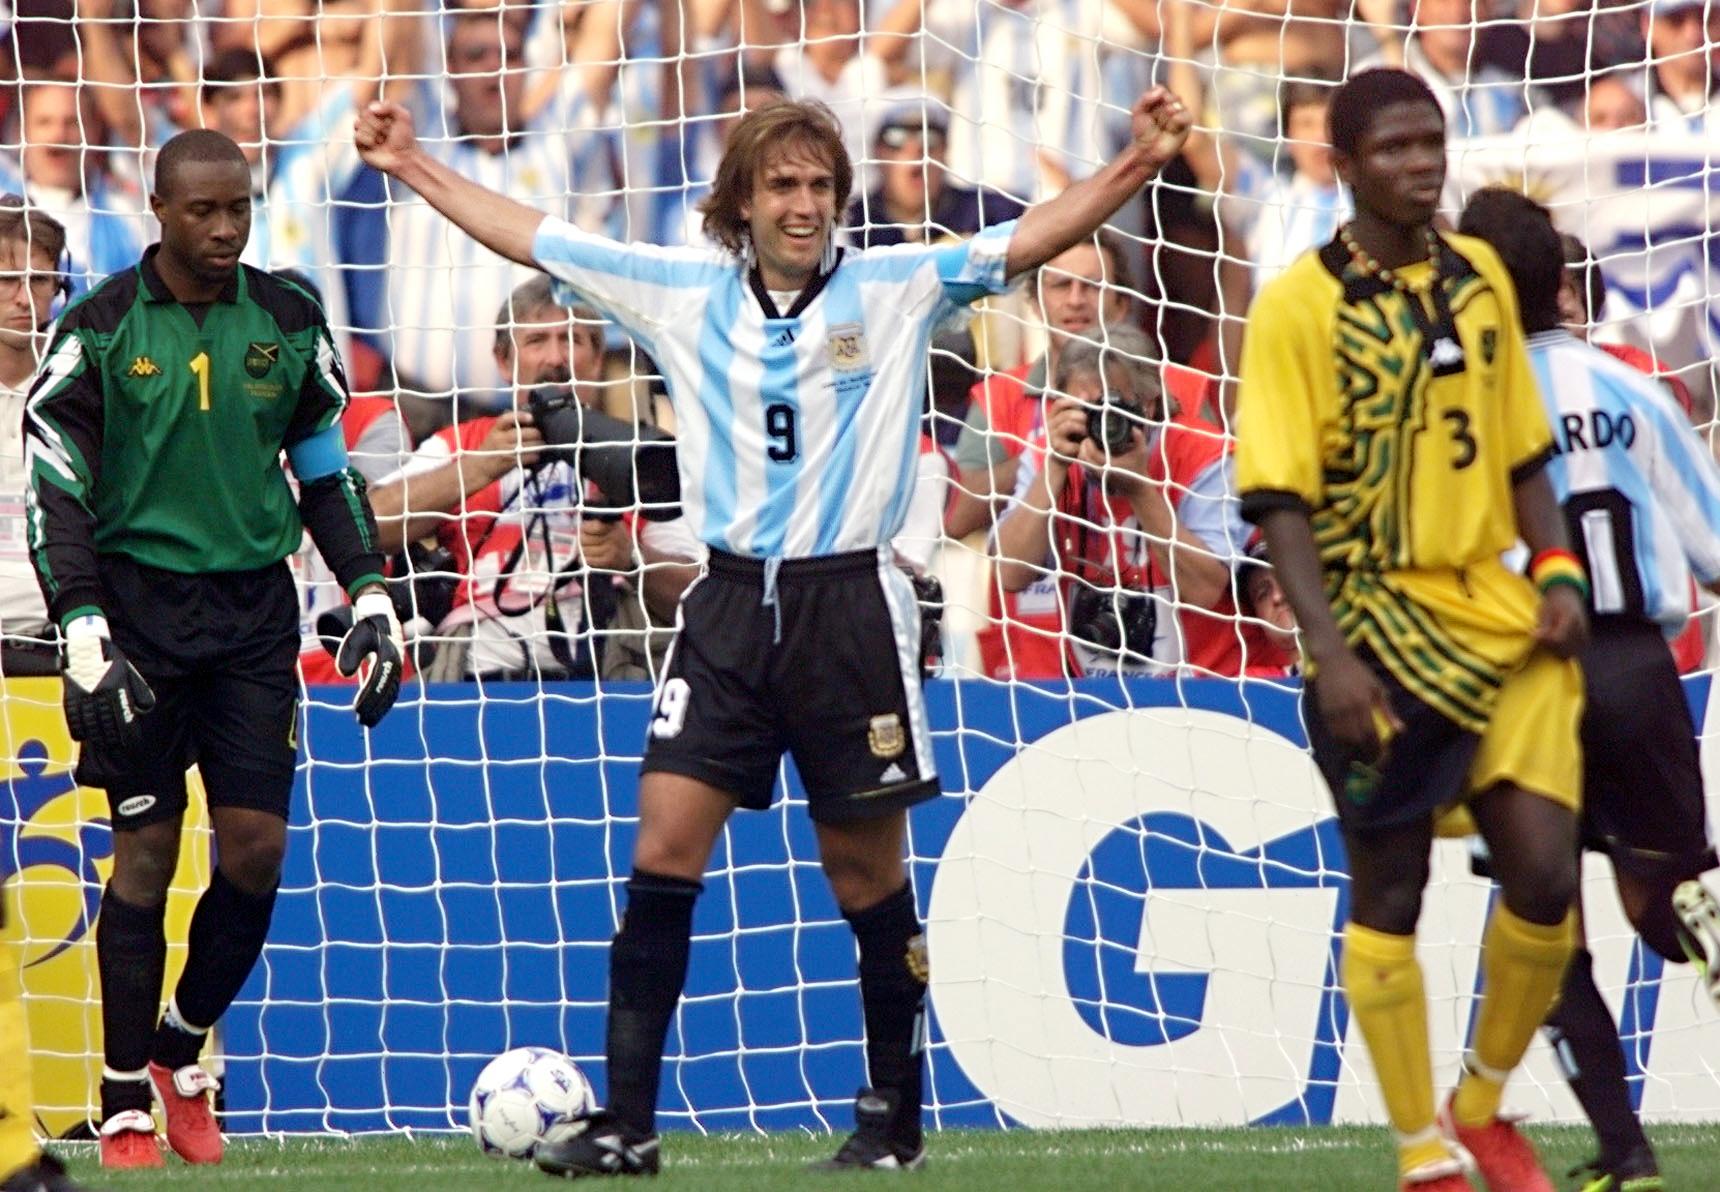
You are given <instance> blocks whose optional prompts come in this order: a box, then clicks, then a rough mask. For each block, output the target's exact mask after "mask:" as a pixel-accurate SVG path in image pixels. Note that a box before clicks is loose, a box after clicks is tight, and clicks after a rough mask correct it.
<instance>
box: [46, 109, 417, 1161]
mask: <svg viewBox="0 0 1720 1192" xmlns="http://www.w3.org/2000/svg"><path fill="white" fill-rule="evenodd" d="M155 183H156V185H155V193H154V194H153V195H152V196H151V200H150V203H151V207H152V208H153V210H154V212H155V215H156V218H157V219H159V220H160V221H161V242H160V244H158V245H156V246H153V247H151V248H150V249H148V250H147V251H145V253H144V254H143V258H142V259H141V260H140V261H139V262H138V263H137V265H136V266H135V267H134V268H131V269H128V270H126V271H125V272H123V273H116V274H114V275H112V276H111V277H109V278H107V279H106V280H105V281H103V282H102V283H101V284H100V285H99V286H97V287H96V288H95V289H94V290H93V291H91V292H90V293H89V294H88V295H87V296H85V297H84V298H83V299H81V300H80V301H78V302H77V303H75V304H74V305H72V306H71V307H70V308H69V309H68V310H67V311H66V313H65V314H64V315H62V316H61V318H60V320H59V322H58V324H57V325H56V326H55V328H54V330H53V332H52V336H51V342H50V344H49V348H48V354H47V356H46V358H45V360H44V362H43V364H42V367H41V369H40V370H39V371H38V373H37V376H36V380H35V383H34V385H33V387H32V389H31V391H30V396H29V399H28V404H27V406H26V410H25V421H24V436H25V455H26V458H27V460H28V463H29V469H28V470H29V476H28V489H27V494H26V498H27V503H28V533H29V546H30V557H31V561H32V562H33V563H34V564H35V567H36V573H37V578H38V579H39V580H40V582H41V587H42V593H43V595H44V596H45V597H46V599H47V603H48V612H49V616H50V619H52V620H53V621H54V622H55V623H56V624H58V625H59V626H60V627H61V630H62V632H63V634H64V637H65V655H66V657H65V676H64V691H65V694H64V699H65V712H66V723H67V726H68V727H69V728H70V730H71V735H72V736H73V738H74V739H76V740H78V741H80V742H82V743H83V749H82V752H81V755H80V757H79V759H78V767H77V779H78V781H79V782H80V783H82V784H84V785H86V786H95V787H102V788H105V789H106V791H107V795H108V801H109V804H110V806H111V808H112V822H113V849H114V866H113V874H112V876H111V877H110V878H109V881H108V886H107V889H106V891H105V892H104V893H103V896H102V905H101V915H100V918H99V920H98V921H97V924H96V957H97V964H98V967H99V969H100V973H101V989H102V1030H103V1035H104V1040H103V1045H104V1057H103V1058H104V1067H103V1070H102V1082H101V1117H102V1125H101V1157H102V1163H103V1165H104V1166H107V1167H156V1166H160V1165H161V1163H162V1155H161V1150H160V1146H159V1144H158V1143H157V1141H156V1136H155V1124H154V1120H153V1118H152V1117H151V1114H150V1106H151V1100H152V1098H153V1099H154V1100H157V1101H160V1102H161V1104H162V1107H163V1110H164V1115H165V1117H166V1121H167V1140H168V1143H169V1144H170V1145H171V1146H172V1147H173V1149H174V1150H175V1151H176V1152H178V1153H179V1155H180V1156H181V1157H182V1158H184V1159H185V1160H186V1161H187V1162H192V1163H214V1162H218V1161H219V1160H220V1158H221V1135H220V1132H219V1130H218V1129H217V1127H216V1125H215V1122H214V1119H213V1117H212V1116H211V1114H210V1108H209V1100H208V1095H209V1093H210V1092H211V1091H212V1090H213V1089H214V1088H215V1080H214V1078H213V1077H212V1076H211V1075H209V1073H207V1072H205V1071H204V1070H203V1069H202V1068H201V1067H200V1066H199V1065H198V1063H197V1056H198V1054H199V1052H200V1051H201V1050H202V1047H203V1042H204V1038H205V1035H206V1034H207V1032H208V1030H209V1028H210V1027H211V1026H213V1025H214V1023H215V1021H216V1020H217V1019H218V1018H219V1017H220V1016H221V1014H222V1012H223V1011H225V1010H226V1008H227V1006H228V1004H229V1003H230V1002H231V1001H232V1000H233V998H234V996H235V995H236V994H237V993H238V991H239V987H240V986H241V985H242V984H243V983H244V981H245V978H246V976H247V975H249V973H250V971H251V967H252V965H254V964H255V963H256V959H257V956H258V954H259V952H260V951H261V949H262V946H263V939H264V936H265V935H266V934H267V933H268V928H269V919H270V915H271V912H272V911H273V908H274V902H275V889H276V886H277V884H278V882H279V880H280V870H281V858H282V854H283V852H284V850H285V848H286V837H287V824H286V820H287V809H288V803H289V800H290V797H291V793H292V786H293V770H294V763H295V761H296V757H297V751H298V731H297V725H298V691H299V685H298V678H297V671H296V664H297V662H298V652H299V615H298V597H297V593H296V591H295V589H294V586H293V581H292V576H291V573H290V572H289V571H288V568H287V565H286V563H285V562H284V560H285V559H286V557H287V556H288V555H289V554H291V553H292V552H293V551H294V550H296V549H297V548H298V546H299V542H300V538H301V535H302V530H303V528H304V527H308V528H309V530H310V534H311V537H312V539H313V540H314V541H315V543H316V545H317V548H318V549H319V550H320V551H321V552H322V555H323V557H324V558H325V559H326V560H327V561H328V563H329V565H330V567H331V568H332V569H333V571H334V573H335V574H336V575H337V576H338V577H339V579H340V582H341V585H342V586H343V587H344V588H345V590H346V591H347V592H349V593H351V594H352V595H353V596H354V598H355V600H354V615H355V622H354V626H353V629H352V631H351V632H350V633H349V634H348V635H347V637H346V640H345V641H344V642H343V643H342V646H341V651H340V657H339V664H340V668H341V670H342V671H343V673H346V674H352V673H354V672H358V673H359V674H360V676H361V679H360V687H359V692H358V696H357V700H356V703H355V709H356V711H357V713H358V717H359V719H360V720H361V721H362V722H363V723H364V724H365V725H367V726H368V725H372V724H375V723H376V722H377V721H378V720H379V719H381V717H382V715H383V714H384V713H385V712H387V711H388V708H389V706H390V705H391V704H392V703H393V702H394V697H395V695H396V694H397V693H398V691H399V685H400V664H401V658H400V631H399V627H398V626H397V625H396V623H395V620H394V613H393V606H392V604H391V602H390V601H389V598H388V595H387V593H386V592H385V591H384V589H383V586H382V579H381V576H382V559H381V556H380V555H379V554H378V553H377V550H376V545H375V544H376V527H375V523H374V520H373V518H372V516H371V512H370V506H369V503H368V501H367V500H366V497H365V492H364V482H363V480H362V479H361V478H360V477H359V476H358V474H357V473H356V472H354V471H353V470H352V469H351V468H349V467H348V466H347V461H346V449H345V444H344V441H343V439H342V437H341V426H340V416H341V411H342V410H343V409H344V408H345V406H346V401H347V392H346V380H345V377H344V375H343V373H342V370H341V365H340V360H339V357H338V356H337V354H336V352H335V349H334V345H333V343H332V341H331V340H330V338H329V329H328V324H327V323H326V322H325V321H324V319H323V315H322V311H321V309H320V308H319V307H318V306H317V305H316V303H315V302H313V301H312V300H311V299H310V298H309V297H308V296H306V294H305V293H304V291H302V290H300V289H297V288H296V287H294V286H292V285H290V284H289V283H287V282H284V281H282V280H280V279H279V278H276V277H275V276H273V275H271V274H269V273H265V272H262V271H260V270H257V269H253V268H251V267H250V266H241V265H240V264H239V254H240V253H241V252H242V251H243V250H244V248H245V242H246V240H247V238H248V237H249V235H250V230H251V175H250V169H249V167H248V166H247V165H246V163H245V158H244V156H243V154H241V153H240V151H239V147H238V146H237V145H236V144H234V143H233V142H232V141H231V140H229V139H228V138H227V137H225V136H223V135H221V134H220V133H217V132H213V131H208V130H199V131H195V132H187V133H182V134H180V135H179V136H176V137H174V138H173V139H172V140H170V141H168V142H167V144H166V145H165V146H163V147H162V150H161V153H160V155H159V157H158V158H157V161H156V167H155ZM283 449H285V451H286V453H287V457H288V459H289V460H290V462H291V464H292V467H293V471H294V473H295V474H296V475H297V477H298V480H299V497H298V502H297V506H296V507H295V505H294V501H293V497H292V492H291V489H290V487H289V486H288V483H287V477H286V475H285V473H284V472H283V471H282V470H281V467H280V465H279V463H278V460H279V458H280V454H281V452H282V450H283ZM301 519H302V521H301ZM192 762H196V763H197V765H198V767H199V769H200V770H201V772H202V777H203V785H204V788H205V790H206V791H207V795H208V802H209V812H210V819H211V820H212V821H213V824H214V829H215V848H216V852H217V855H218V861H217V864H216V868H215V874H214V877H213V879H212V880H211V881H210V885H209V888H208V890H206V891H205V892H204V893H203V896H202V898H201V899H200V900H199V901H198V904H197V909H196V912H195V913H194V914H193V916H192V920H191V928H190V939H189V945H190V946H189V951H188V955H187V957H186V963H185V970H184V973H183V974H182V975H181V977H180V979H179V983H178V986H177V987H176V988H175V990H174V992H173V996H172V999H171V1000H170V1001H169V1002H168V1005H167V1010H166V1013H165V1014H164V1015H162V1016H161V1018H160V1021H159V1024H158V1022H157V1012H158V1010H159V1009H160V1005H161V994H162V976H163V969H164V966H165V963H166V958H167V943H166V939H165V937H164V935H163V927H162V922H163V915H164V913H165V908H166V898H167V888H168V882H169V880H170V879H171V877H172V875H173V871H174V868H175V866H176V864H177V862H178V857H179V832H180V823H181V820H182V819H183V817H184V813H185V806H186V785H185V770H186V767H187V766H188V765H189V764H191V763H192Z"/></svg>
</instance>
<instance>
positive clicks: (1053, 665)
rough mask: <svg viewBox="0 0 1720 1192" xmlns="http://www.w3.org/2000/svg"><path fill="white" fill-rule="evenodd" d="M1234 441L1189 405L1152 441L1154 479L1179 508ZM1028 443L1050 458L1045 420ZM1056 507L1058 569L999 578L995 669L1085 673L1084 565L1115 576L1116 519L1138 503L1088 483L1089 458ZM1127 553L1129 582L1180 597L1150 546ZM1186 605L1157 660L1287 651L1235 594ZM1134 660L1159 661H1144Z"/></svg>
mask: <svg viewBox="0 0 1720 1192" xmlns="http://www.w3.org/2000/svg"><path fill="white" fill-rule="evenodd" d="M1229 450H1230V448H1229V445H1228V443H1227V441H1226V440H1225V438H1224V436H1223V432H1222V431H1220V430H1219V428H1218V427H1216V426H1214V425H1213V424H1212V423H1210V422H1206V421H1204V420H1203V419H1200V418H1196V417H1194V416H1192V415H1187V414H1179V415H1177V416H1176V417H1174V418H1172V419H1171V420H1170V421H1169V422H1168V423H1167V424H1166V425H1165V430H1164V434H1163V435H1162V436H1161V437H1160V440H1159V442H1158V443H1157V444H1155V445H1154V447H1153V449H1152V451H1151V456H1152V464H1151V468H1150V472H1149V475H1148V479H1149V480H1152V481H1154V482H1165V481H1166V480H1168V482H1169V486H1170V499H1171V509H1172V512H1173V513H1174V512H1175V511H1176V510H1177V509H1178V508H1179V507H1180V506H1181V504H1182V501H1183V498H1184V497H1185V496H1187V494H1188V490H1189V487H1190V486H1191V485H1192V484H1193V483H1194V481H1195V480H1196V479H1198V478H1199V477H1200V475H1201V474H1202V473H1203V472H1205V471H1206V470H1207V469H1208V468H1210V467H1212V466H1213V465H1214V464H1216V463H1218V462H1219V461H1220V460H1222V459H1223V458H1224V457H1225V455H1226V454H1228V452H1229ZM1028 451H1029V452H1032V453H1033V455H1034V458H1035V460H1036V461H1041V460H1043V457H1044V452H1045V436H1044V431H1043V430H1040V431H1038V432H1036V434H1035V436H1034V441H1033V443H1032V444H1031V445H1030V446H1029V448H1028ZM1036 482H1037V481H1036ZM1056 508H1057V514H1058V518H1057V521H1056V523H1055V525H1056V533H1057V550H1056V552H1055V554H1056V562H1057V574H1056V575H1055V576H1051V577H1047V578H1046V579H1043V580H1040V581H1038V582H1036V583H1035V584H1033V585H1031V586H1030V587H1028V588H1026V589H1024V590H1022V591H1020V592H1005V591H1003V589H1002V588H1001V587H1000V586H999V585H998V584H997V582H996V580H995V579H994V580H993V582H992V584H991V616H990V621H989V623H988V624H987V625H986V627H985V628H984V629H982V630H981V631H980V634H979V645H980V662H981V666H982V667H983V668H984V671H985V673H986V674H987V675H988V676H990V677H991V678H994V679H1009V678H1016V679H1055V678H1064V677H1070V678H1078V677H1080V676H1081V675H1082V674H1083V673H1085V672H1084V669H1083V667H1082V665H1081V660H1080V655H1079V652H1078V651H1077V649H1076V647H1075V645H1074V643H1073V640H1072V639H1071V637H1070V636H1069V634H1068V632H1067V627H1066V626H1065V624H1064V616H1065V612H1064V610H1065V609H1067V608H1068V607H1069V602H1070V600H1071V599H1072V593H1073V589H1074V587H1075V585H1076V582H1077V581H1076V579H1075V578H1074V569H1075V568H1077V567H1079V568H1081V569H1082V572H1083V573H1084V574H1085V575H1086V578H1087V581H1088V582H1089V583H1091V584H1095V585H1098V586H1105V580H1106V578H1107V577H1110V576H1113V575H1114V573H1115V571H1116V567H1115V566H1114V564H1113V562H1112V558H1111V556H1112V554H1113V549H1114V538H1115V533H1114V529H1113V527H1118V526H1130V525H1133V524H1134V511H1133V510H1132V509H1131V508H1130V507H1129V502H1128V500H1127V498H1124V497H1117V496H1110V495H1108V494H1106V493H1104V492H1103V490H1102V489H1101V487H1100V486H1099V485H1098V484H1097V483H1088V480H1087V477H1086V476H1085V475H1084V474H1083V469H1082V468H1081V466H1080V465H1079V464H1076V465H1074V466H1072V467H1071V468H1070V469H1069V480H1068V482H1067V483H1066V484H1065V485H1064V488H1063V492H1062V493H1061V494H1060V495H1059V497H1058V500H1057V507H1056ZM1125 563H1126V567H1125V570H1124V574H1123V576H1122V579H1123V581H1124V582H1123V586H1125V587H1129V588H1134V589H1136V590H1144V591H1150V592H1156V593H1157V594H1158V595H1159V596H1160V597H1162V598H1163V599H1165V600H1171V599H1173V598H1174V593H1173V592H1172V589H1171V582H1170V577H1169V576H1168V575H1166V574H1165V572H1164V570H1163V569H1162V568H1160V567H1159V565H1158V564H1157V562H1155V561H1154V560H1153V558H1152V556H1151V554H1150V552H1147V553H1146V556H1145V558H1143V559H1141V560H1140V561H1139V563H1138V564H1137V563H1136V561H1135V560H1126V561H1125ZM1112 582H1113V583H1114V582H1115V581H1114V580H1112ZM1176 608H1177V614H1178V615H1177V623H1176V625H1174V626H1170V627H1169V628H1170V629H1171V630H1172V632H1171V633H1170V634H1169V640H1170V642H1171V643H1172V644H1173V648H1174V646H1175V645H1176V643H1177V642H1178V638H1179V637H1180V649H1177V650H1176V651H1175V656H1172V657H1162V656H1160V657H1155V658H1154V659H1153V661H1154V662H1156V663H1159V664H1160V666H1159V667H1158V668H1157V669H1163V668H1165V667H1169V666H1175V665H1177V664H1182V665H1186V666H1188V667H1192V668H1195V669H1196V670H1198V671H1200V672H1204V673H1210V674H1218V675H1237V674H1240V673H1242V669H1243V664H1244V660H1245V659H1246V660H1248V661H1249V662H1250V663H1253V664H1258V663H1259V662H1260V661H1261V659H1263V658H1264V657H1265V656H1266V655H1268V654H1270V655H1271V656H1272V657H1273V658H1275V659H1276V658H1279V657H1281V652H1280V651H1278V650H1276V649H1275V648H1273V647H1272V646H1271V645H1270V644H1269V643H1267V641H1266V640H1265V638H1264V636H1263V635H1262V634H1261V633H1260V632H1259V631H1258V630H1257V629H1256V628H1255V627H1253V626H1248V625H1242V624H1241V623H1240V622H1239V620H1238V617H1237V611H1236V604H1235V601H1234V599H1233V598H1232V596H1231V595H1226V596H1225V597H1224V598H1223V599H1222V600H1221V601H1220V602H1219V604H1218V605H1217V607H1215V608H1210V609H1208V608H1197V607H1195V606H1193V605H1190V604H1187V603H1179V604H1177V606H1176ZM1161 622H1162V618H1161ZM1165 629H1166V627H1165V626H1163V625H1162V624H1161V628H1160V630H1159V633H1158V634H1157V635H1156V637H1155V640H1164V639H1165V638H1166V636H1167V635H1166V633H1165ZM1178 631H1180V633H1179V632H1178ZM1128 669H1130V670H1138V671H1151V670H1152V669H1155V668H1153V667H1151V666H1146V665H1137V666H1132V667H1129V668H1128Z"/></svg>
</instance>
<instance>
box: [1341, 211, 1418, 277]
mask: <svg viewBox="0 0 1720 1192" xmlns="http://www.w3.org/2000/svg"><path fill="white" fill-rule="evenodd" d="M1338 236H1339V238H1340V239H1342V240H1343V242H1344V248H1345V249H1346V250H1348V251H1349V254H1350V262H1351V264H1353V265H1355V267H1356V270H1357V271H1358V272H1359V273H1361V274H1362V276H1364V277H1378V278H1379V279H1380V280H1381V281H1383V282H1385V284H1386V285H1388V286H1390V287H1391V288H1392V289H1394V290H1396V291H1397V292H1398V293H1400V294H1409V293H1413V292H1415V291H1417V290H1422V289H1426V288H1427V285H1428V283H1427V282H1423V283H1421V284H1420V285H1417V284H1414V283H1411V282H1407V281H1405V280H1404V279H1403V278H1402V277H1400V276H1398V274H1397V272H1396V271H1395V270H1391V269H1387V268H1386V267H1385V266H1383V265H1381V264H1380V263H1379V262H1378V261H1377V260H1375V259H1374V258H1373V257H1371V256H1369V255H1368V254H1367V253H1366V252H1365V251H1364V250H1363V249H1362V246H1361V245H1360V244H1357V243H1356V236H1355V233H1354V232H1353V231H1351V230H1350V225H1349V224H1345V225H1343V226H1342V227H1340V228H1339V229H1338ZM1427 263H1428V264H1429V265H1431V266H1433V276H1432V279H1431V281H1432V282H1433V284H1436V285H1437V284H1438V282H1439V233H1438V232H1436V231H1434V230H1433V228H1432V227H1429V228H1428V229H1427Z"/></svg>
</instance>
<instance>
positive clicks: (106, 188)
mask: <svg viewBox="0 0 1720 1192" xmlns="http://www.w3.org/2000/svg"><path fill="white" fill-rule="evenodd" d="M86 177H87V184H86V187H85V190H84V193H83V194H73V193H72V192H70V191H68V190H62V189H60V188H58V187H53V186H40V185H38V184H36V183H33V182H27V181H26V180H25V178H24V170H23V167H22V166H21V165H20V164H19V162H18V159H17V158H15V157H13V156H11V155H10V154H0V191H5V192H8V193H11V194H21V195H24V196H25V197H26V198H28V199H29V200H30V206H32V207H35V208H37V209H39V210H40V211H41V212H42V213H43V214H45V215H51V216H53V217H54V218H55V219H57V220H59V221H60V225H61V226H62V227H64V228H65V229H66V255H67V256H68V257H69V258H70V260H69V262H68V266H67V268H68V272H69V273H70V274H71V278H72V290H73V292H74V293H77V294H81V293H83V292H84V291H85V290H87V289H89V288H90V287H91V286H93V285H94V284H95V283H96V282H98V281H100V280H101V279H102V278H104V277H106V276H107V275H108V274H110V273H118V272H120V271H121V270H122V269H130V268H131V267H132V266H133V265H135V264H137V259H138V258H139V257H141V256H142V255H143V250H144V249H145V248H146V247H147V246H148V245H149V242H150V239H151V238H152V233H153V232H155V231H156V227H157V225H156V222H155V219H154V218H153V217H152V216H149V215H146V214H145V213H144V210H143V208H142V206H141V205H140V204H139V203H138V201H137V200H136V199H135V198H133V197H131V196H130V195H128V194H126V193H124V192H123V191H121V190H120V189H119V188H118V187H115V186H111V185H109V184H108V182H107V180H106V179H105V178H104V177H103V176H102V175H101V174H99V173H97V172H96V171H95V170H94V169H93V168H91V169H89V170H88V171H87V174H86Z"/></svg>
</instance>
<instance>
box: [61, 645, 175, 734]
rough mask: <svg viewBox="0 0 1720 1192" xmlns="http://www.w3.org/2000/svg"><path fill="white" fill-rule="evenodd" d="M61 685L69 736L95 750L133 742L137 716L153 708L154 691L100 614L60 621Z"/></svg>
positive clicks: (136, 730)
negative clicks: (63, 647)
mask: <svg viewBox="0 0 1720 1192" xmlns="http://www.w3.org/2000/svg"><path fill="white" fill-rule="evenodd" d="M61 686H62V687H63V689H64V702H65V707H66V728H67V729H68V730H69V731H70V732H71V734H72V740H74V741H82V742H84V743H85V744H86V745H93V746H95V747H96V748H97V749H101V750H125V749H128V748H130V747H131V746H133V745H135V744H136V743H137V737H138V724H137V722H138V718H139V717H141V716H144V715H146V714H148V713H149V712H151V711H153V710H154V709H155V692H153V691H151V690H150V689H149V684H148V683H146V682H144V679H143V676H142V675H140V674H138V673H137V668H136V667H134V666H132V664H131V663H129V662H127V661H126V660H125V655H124V654H122V653H120V650H119V647H118V646H116V645H114V643H113V639H112V638H110V637H109V636H108V623H107V618H106V617H100V616H93V615H92V616H84V617H78V618H76V619H74V620H73V621H72V622H71V623H70V624H69V625H67V626H66V665H65V680H64V682H63V683H62V684H61Z"/></svg>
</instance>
